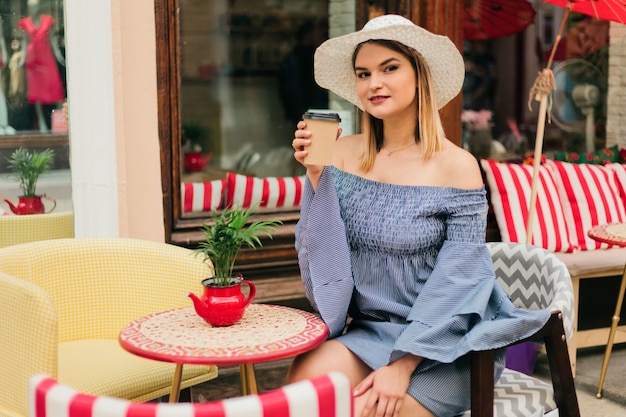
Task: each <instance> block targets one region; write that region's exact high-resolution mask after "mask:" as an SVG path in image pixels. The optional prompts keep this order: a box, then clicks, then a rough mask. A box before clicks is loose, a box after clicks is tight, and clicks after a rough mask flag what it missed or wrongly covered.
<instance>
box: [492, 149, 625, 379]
mask: <svg viewBox="0 0 626 417" xmlns="http://www.w3.org/2000/svg"><path fill="white" fill-rule="evenodd" d="M609 151H610V150H599V151H596V154H598V155H599V156H602V157H604V156H606V155H608V154H610V153H611V152H609ZM481 167H482V168H483V171H484V174H485V180H486V181H485V182H486V184H487V186H488V195H489V201H490V210H491V211H492V213H493V217H494V218H495V222H494V223H496V224H497V229H498V230H499V236H488V237H487V240H494V241H495V240H497V241H500V240H502V241H505V242H525V240H526V218H527V211H528V201H529V199H530V189H531V179H532V175H533V174H532V170H533V166H532V164H531V165H526V164H521V163H513V162H501V161H495V160H486V159H483V160H481ZM538 176H539V181H538V182H539V184H540V186H539V187H538V191H537V212H536V213H537V215H536V216H535V217H534V219H535V221H534V230H533V244H534V245H536V246H539V247H542V248H544V249H547V250H550V251H552V252H554V253H555V254H556V256H558V257H559V259H560V260H561V261H563V263H565V266H566V267H567V269H568V270H569V273H570V276H571V279H572V285H573V288H574V305H575V306H576V309H575V317H574V326H575V327H574V335H573V337H572V339H571V340H569V342H568V345H569V349H570V358H571V361H572V367H573V371H574V375H575V374H576V350H577V349H579V348H586V347H593V346H604V345H605V344H606V341H607V338H608V334H609V331H610V329H609V327H603V328H591V329H582V330H579V329H578V323H579V321H580V320H579V317H578V316H579V313H580V311H579V306H580V297H579V294H580V285H581V281H583V280H590V281H587V282H586V283H587V285H595V283H596V282H598V281H597V280H598V279H601V278H605V277H615V276H621V275H622V273H623V270H624V261H623V260H624V259H625V258H626V248H620V247H617V246H615V245H613V246H611V247H610V245H608V244H603V243H600V242H597V241H594V240H593V239H592V238H590V237H589V236H587V232H588V231H589V230H590V229H591V228H592V227H594V226H597V225H599V224H604V223H615V222H622V221H626V164H624V163H617V162H613V163H607V164H606V165H594V164H588V163H570V162H563V161H557V160H552V159H546V161H545V162H544V163H542V164H541V166H540V169H539V171H538ZM490 231H491V232H492V233H493V232H495V234H497V232H496V231H495V230H493V227H492V228H488V235H489V233H490ZM582 313H583V315H584V314H585V311H583V312H582ZM621 327H626V326H621ZM615 341H616V342H617V343H622V342H626V334H618V335H617V336H616V340H615Z"/></svg>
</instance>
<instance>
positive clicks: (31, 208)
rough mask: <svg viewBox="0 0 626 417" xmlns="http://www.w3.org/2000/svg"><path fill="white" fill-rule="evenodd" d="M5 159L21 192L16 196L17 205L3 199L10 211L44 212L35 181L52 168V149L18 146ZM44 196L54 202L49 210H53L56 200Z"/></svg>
mask: <svg viewBox="0 0 626 417" xmlns="http://www.w3.org/2000/svg"><path fill="white" fill-rule="evenodd" d="M5 159H6V160H7V162H8V163H9V169H10V170H11V173H12V175H13V176H14V177H16V178H17V180H18V182H19V188H20V190H21V193H22V194H21V195H20V196H19V197H18V200H19V201H18V204H17V206H15V205H13V204H12V203H11V202H10V201H9V200H4V201H5V202H6V203H7V204H8V205H9V208H10V209H11V211H12V212H13V213H15V214H41V213H45V211H46V209H45V207H44V205H43V202H42V201H41V199H42V196H41V195H38V194H37V181H38V180H39V176H40V175H42V174H45V173H46V172H48V171H50V170H51V169H52V165H53V162H54V151H53V150H52V149H46V150H44V151H41V152H37V151H33V152H30V151H29V150H28V149H26V148H24V147H20V148H18V149H16V150H15V151H13V153H12V154H11V156H10V157H8V158H5ZM46 198H47V199H48V200H51V201H53V202H54V206H53V207H52V208H51V209H50V210H49V211H52V210H54V208H55V207H56V201H55V200H54V199H52V198H49V197H46Z"/></svg>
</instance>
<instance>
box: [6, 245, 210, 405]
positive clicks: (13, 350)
mask: <svg viewBox="0 0 626 417" xmlns="http://www.w3.org/2000/svg"><path fill="white" fill-rule="evenodd" d="M212 273H213V271H212V268H211V266H210V264H206V263H203V262H202V260H201V258H196V257H195V256H194V255H193V253H192V251H190V250H188V249H184V248H181V247H178V246H174V245H169V244H165V243H158V242H152V241H146V240H139V239H115V238H102V239H97V238H95V239H77V238H72V239H55V240H46V241H38V242H31V243H25V244H21V245H16V246H9V247H6V248H2V249H0V317H2V319H1V320H2V321H1V322H2V326H1V327H0V358H2V359H1V360H2V366H0V381H2V389H1V390H0V415H4V414H7V415H12V416H16V415H19V416H25V415H26V413H27V411H28V407H27V392H28V379H29V378H30V377H31V376H33V375H35V374H38V373H45V374H47V375H49V376H51V377H53V378H55V379H57V380H59V381H60V382H62V383H65V384H68V385H70V386H72V387H74V388H75V389H77V390H80V391H81V392H86V393H91V394H95V395H109V396H113V397H117V398H125V399H128V400H133V401H147V400H152V399H155V398H158V397H161V396H164V395H167V394H168V393H169V391H170V387H171V383H172V375H173V374H174V369H175V366H174V364H169V363H163V362H157V361H151V360H147V359H144V358H140V357H138V356H136V355H132V354H130V353H128V352H127V351H125V350H124V349H122V347H121V346H120V345H119V341H118V335H119V332H120V329H121V328H122V327H124V326H125V325H126V324H128V323H129V322H130V321H131V320H133V319H135V318H137V317H142V316H144V315H147V314H149V313H151V312H154V311H160V310H165V309H168V308H174V307H180V306H187V305H189V302H190V301H189V298H187V297H186V294H187V292H188V291H201V289H202V285H201V283H200V281H201V280H202V279H203V278H205V277H207V276H211V275H212ZM216 376H217V368H216V367H215V366H187V367H185V372H183V375H182V381H181V387H183V388H186V387H189V386H192V385H195V384H198V383H201V382H204V381H207V380H210V379H212V378H215V377H216Z"/></svg>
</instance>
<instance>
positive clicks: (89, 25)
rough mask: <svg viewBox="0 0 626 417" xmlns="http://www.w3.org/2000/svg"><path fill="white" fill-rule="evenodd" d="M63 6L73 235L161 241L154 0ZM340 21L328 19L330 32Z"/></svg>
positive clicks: (616, 58)
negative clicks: (74, 227) (74, 223)
mask: <svg viewBox="0 0 626 417" xmlns="http://www.w3.org/2000/svg"><path fill="white" fill-rule="evenodd" d="M87 3H89V4H87ZM349 3H351V2H350V1H348V0H345V1H334V0H331V2H330V3H329V12H330V14H331V15H333V13H334V12H342V13H339V14H337V16H339V15H341V17H340V18H339V17H337V21H339V22H343V23H344V24H347V23H348V22H347V19H349V17H347V16H349V14H350V13H353V10H354V9H353V8H352V7H351V6H350V5H348V6H346V5H347V4H349ZM65 7H66V26H67V32H66V37H67V38H66V48H67V56H68V74H69V75H68V77H69V80H70V81H69V83H68V85H69V86H68V101H69V103H70V108H71V109H70V141H71V169H72V188H73V200H74V210H75V213H76V235H77V236H78V237H105V236H111V237H117V236H120V237H137V238H145V239H151V240H157V241H162V240H164V225H163V196H162V192H161V172H160V150H159V142H158V120H157V97H156V91H157V90H156V75H155V74H156V70H155V68H156V66H155V60H156V54H155V48H154V45H155V30H154V4H153V1H152V0H135V1H132V2H128V1H123V0H110V1H98V2H95V3H94V2H84V1H80V0H66V3H65ZM346 10H347V11H348V12H347V13H343V12H344V11H346ZM335 23H336V22H335ZM341 25H342V24H337V25H334V21H333V18H331V21H330V28H331V36H335V34H334V33H332V30H333V27H341ZM339 30H349V29H348V28H347V26H346V28H344V29H339ZM624 34H625V29H624V26H622V25H619V24H612V26H611V60H610V71H609V82H610V91H609V105H608V108H609V110H608V111H609V115H608V124H607V137H608V139H607V144H609V145H610V144H614V143H620V144H622V145H623V144H625V142H626V139H625V138H626V135H625V133H626V132H625V131H624V129H626V128H625V127H624V126H626V120H624V119H626V115H625V113H626V112H625V111H624V109H625V108H626V92H625V91H624V90H626V80H625V79H624V77H623V76H622V75H621V73H622V71H621V68H623V63H624V61H626V41H625V40H624ZM528 70H529V69H528V68H526V71H528ZM523 82H524V84H528V83H529V82H532V79H530V80H527V79H525V80H524V81H523ZM524 88H526V86H524ZM498 99H500V100H501V99H502V97H501V96H499V97H498ZM337 105H339V104H337Z"/></svg>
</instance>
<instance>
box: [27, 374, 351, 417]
mask: <svg viewBox="0 0 626 417" xmlns="http://www.w3.org/2000/svg"><path fill="white" fill-rule="evenodd" d="M28 395H29V403H30V410H29V414H28V415H29V417H165V416H176V417H251V416H255V417H279V416H280V417H303V416H317V417H352V416H353V399H352V388H351V387H350V382H349V381H348V377H346V376H345V375H344V374H341V373H338V372H331V373H328V374H325V375H322V376H319V377H316V378H312V379H307V380H303V381H299V382H295V383H293V384H290V385H286V386H284V387H282V388H277V389H275V390H272V391H268V392H265V393H263V394H260V395H248V396H243V397H236V398H229V399H224V400H221V401H212V402H206V403H196V404H190V403H178V404H167V403H140V404H137V403H132V402H130V401H128V400H122V399H119V398H111V397H103V396H93V395H86V394H83V393H79V392H77V391H76V390H74V389H73V388H71V387H69V386H67V385H65V384H61V383H59V382H57V381H55V380H54V379H52V378H50V377H47V376H45V375H36V376H34V377H33V378H31V380H30V382H29V386H28ZM70 410H71V413H70Z"/></svg>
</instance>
